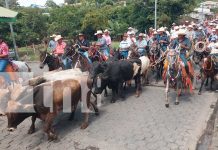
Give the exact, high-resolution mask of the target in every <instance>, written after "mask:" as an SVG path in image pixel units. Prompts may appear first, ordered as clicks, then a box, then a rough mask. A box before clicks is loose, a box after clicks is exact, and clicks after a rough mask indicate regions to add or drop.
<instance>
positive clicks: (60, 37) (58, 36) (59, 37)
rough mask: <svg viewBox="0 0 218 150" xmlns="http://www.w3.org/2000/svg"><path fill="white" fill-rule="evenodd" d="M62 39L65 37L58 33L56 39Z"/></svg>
mask: <svg viewBox="0 0 218 150" xmlns="http://www.w3.org/2000/svg"><path fill="white" fill-rule="evenodd" d="M60 39H63V37H62V36H61V35H57V36H56V37H55V41H56V42H57V41H59V40H60Z"/></svg>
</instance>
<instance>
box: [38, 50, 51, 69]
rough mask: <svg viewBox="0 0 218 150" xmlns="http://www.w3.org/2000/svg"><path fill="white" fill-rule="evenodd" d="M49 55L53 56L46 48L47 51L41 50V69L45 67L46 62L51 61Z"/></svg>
mask: <svg viewBox="0 0 218 150" xmlns="http://www.w3.org/2000/svg"><path fill="white" fill-rule="evenodd" d="M49 56H51V55H50V54H49V53H48V52H47V51H46V50H45V51H39V60H40V65H39V67H40V68H41V69H43V68H44V66H45V64H47V63H48V62H49V59H48V58H49Z"/></svg>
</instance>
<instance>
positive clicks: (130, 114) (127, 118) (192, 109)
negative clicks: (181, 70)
mask: <svg viewBox="0 0 218 150" xmlns="http://www.w3.org/2000/svg"><path fill="white" fill-rule="evenodd" d="M126 92H127V93H130V94H129V96H127V99H126V100H125V101H121V100H119V101H117V103H115V104H110V103H109V98H110V95H109V97H108V98H103V105H102V106H101V107H100V115H99V116H95V115H94V114H91V116H90V125H89V127H88V128H87V129H86V130H81V129H80V124H81V123H82V121H83V118H82V117H83V116H82V114H81V112H80V109H78V111H77V113H76V115H75V120H74V121H71V122H70V121H68V120H67V117H68V115H62V116H60V117H59V118H58V119H57V123H56V124H55V128H56V129H57V133H58V135H59V140H58V141H56V142H48V141H47V136H46V135H45V134H44V133H43V131H42V122H41V121H39V120H38V121H37V123H36V128H37V129H36V133H34V134H32V135H28V134H27V131H28V129H29V126H30V118H28V119H27V120H26V121H25V122H23V123H22V124H21V125H20V126H18V129H17V130H16V131H15V132H13V133H9V132H8V131H6V127H7V123H6V117H1V118H0V132H1V134H0V149H10V150H17V149H22V150H23V149H36V150H40V149H52V150H53V149H57V150H60V149H71V150H72V149H75V150H122V149H123V150H150V149H151V150H165V149H166V150H170V149H172V150H179V149H180V150H188V149H190V150H194V149H195V146H196V144H197V141H198V139H199V138H200V136H201V135H202V134H203V131H204V129H205V128H206V124H207V120H208V119H209V117H210V115H211V114H212V112H213V109H212V108H211V107H210V106H211V105H212V104H213V105H214V104H215V103H216V100H217V95H216V94H215V93H212V92H203V94H202V95H201V96H198V95H197V94H196V93H197V91H195V95H194V96H190V95H187V96H182V97H181V103H180V105H178V106H175V105H174V103H173V100H174V99H175V93H174V91H173V90H171V92H170V93H171V94H170V96H171V103H170V104H171V105H170V108H169V109H166V108H165V106H164V102H165V90H164V88H161V87H145V88H144V89H143V92H142V95H141V96H140V97H139V98H135V96H133V95H134V92H133V90H132V89H127V91H126Z"/></svg>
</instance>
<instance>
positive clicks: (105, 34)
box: [103, 29, 111, 47]
mask: <svg viewBox="0 0 218 150" xmlns="http://www.w3.org/2000/svg"><path fill="white" fill-rule="evenodd" d="M103 37H104V38H105V40H106V42H107V46H108V47H110V46H111V37H110V32H109V30H108V29H106V30H104V35H103Z"/></svg>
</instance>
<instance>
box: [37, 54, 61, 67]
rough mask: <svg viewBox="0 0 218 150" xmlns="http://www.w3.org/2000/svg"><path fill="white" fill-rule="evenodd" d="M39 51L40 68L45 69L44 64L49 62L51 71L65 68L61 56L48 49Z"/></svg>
mask: <svg viewBox="0 0 218 150" xmlns="http://www.w3.org/2000/svg"><path fill="white" fill-rule="evenodd" d="M38 51H39V59H40V65H39V67H40V69H43V68H44V66H45V65H46V64H47V65H48V68H49V71H53V70H57V69H59V68H60V67H62V68H63V66H62V64H61V62H60V60H59V58H57V57H55V56H54V55H51V54H50V53H49V52H47V50H45V51H41V50H38Z"/></svg>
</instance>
